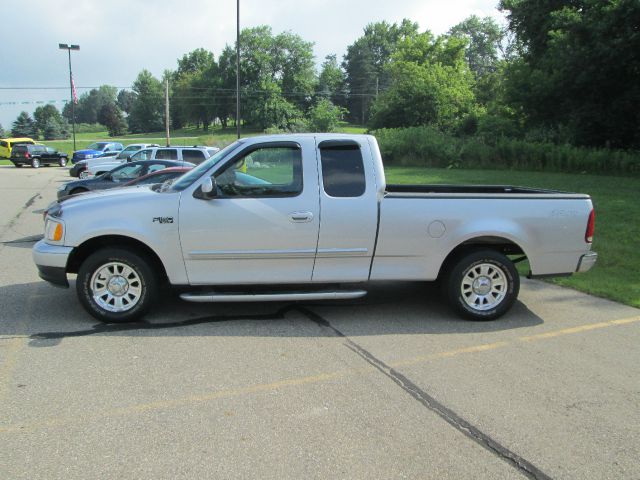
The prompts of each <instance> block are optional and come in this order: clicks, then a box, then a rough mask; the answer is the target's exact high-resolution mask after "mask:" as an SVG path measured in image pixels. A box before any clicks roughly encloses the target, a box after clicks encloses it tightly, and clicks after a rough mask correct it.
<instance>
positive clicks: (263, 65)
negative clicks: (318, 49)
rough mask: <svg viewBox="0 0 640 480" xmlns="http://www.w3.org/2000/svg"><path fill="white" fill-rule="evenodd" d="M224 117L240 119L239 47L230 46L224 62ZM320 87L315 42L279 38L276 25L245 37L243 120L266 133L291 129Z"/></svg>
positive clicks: (221, 70)
mask: <svg viewBox="0 0 640 480" xmlns="http://www.w3.org/2000/svg"><path fill="white" fill-rule="evenodd" d="M217 71H218V78H219V79H220V83H219V85H218V86H217V87H216V88H217V89H218V90H219V92H220V94H219V96H218V102H217V106H218V112H219V113H218V116H219V118H220V119H221V121H222V122H223V124H224V122H225V121H226V120H225V118H226V117H228V116H234V115H235V100H236V98H235V82H236V73H235V49H234V48H232V47H229V46H227V47H225V49H224V50H223V51H222V53H221V55H220V58H219V60H218V70H217ZM314 86H315V73H314V65H313V50H312V44H311V43H309V42H305V41H304V40H302V38H300V37H299V36H297V35H294V34H292V33H289V32H285V33H281V34H279V35H276V36H274V35H273V32H272V30H271V28H270V27H268V26H259V27H255V28H247V29H244V30H243V31H242V32H241V34H240V95H241V114H242V119H243V121H244V122H245V123H247V124H249V125H253V126H256V127H258V128H261V129H265V128H268V127H276V128H288V127H289V126H291V125H293V124H294V123H296V121H297V120H299V119H300V118H301V116H302V111H303V110H304V109H306V108H307V107H308V106H309V103H310V102H311V100H312V97H313V93H314Z"/></svg>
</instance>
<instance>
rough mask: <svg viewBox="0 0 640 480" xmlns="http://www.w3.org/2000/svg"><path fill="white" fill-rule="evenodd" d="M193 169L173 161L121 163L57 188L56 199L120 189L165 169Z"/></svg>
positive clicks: (191, 164)
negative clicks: (101, 172)
mask: <svg viewBox="0 0 640 480" xmlns="http://www.w3.org/2000/svg"><path fill="white" fill-rule="evenodd" d="M184 166H187V167H194V166H195V165H194V164H193V163H188V162H175V161H173V160H144V161H141V162H130V163H123V164H122V165H119V166H117V167H116V168H114V169H113V170H112V171H110V172H105V173H103V174H102V175H99V176H97V177H93V178H86V179H84V180H74V181H72V182H67V183H65V184H64V185H62V186H60V188H58V194H57V196H58V199H61V198H63V197H67V196H69V195H77V194H79V193H85V192H89V191H94V190H105V189H107V188H115V187H121V186H123V185H124V184H125V183H127V182H130V181H131V180H135V179H136V178H139V177H142V176H143V175H146V174H147V173H151V172H154V171H156V170H162V169H164V168H167V167H184Z"/></svg>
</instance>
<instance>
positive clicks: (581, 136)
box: [500, 0, 640, 148]
mask: <svg viewBox="0 0 640 480" xmlns="http://www.w3.org/2000/svg"><path fill="white" fill-rule="evenodd" d="M500 6H501V8H502V9H503V10H505V11H507V12H508V15H507V18H508V20H509V28H510V29H511V30H512V31H513V32H514V33H515V35H517V37H518V40H519V44H520V45H521V51H520V53H521V58H520V59H519V60H517V61H515V62H513V63H512V64H511V65H510V66H509V68H508V70H507V82H506V95H507V100H508V101H509V103H510V104H511V105H512V106H513V108H514V109H515V110H516V111H518V112H520V115H522V117H523V118H524V121H525V124H526V126H527V127H528V129H529V130H532V131H533V130H537V131H542V132H546V133H545V135H547V136H548V137H550V139H552V140H556V141H568V142H571V143H574V144H578V145H587V146H610V147H616V148H639V147H640V109H638V105H640V35H639V34H638V25H640V2H638V1H637V0H607V1H601V0H572V1H570V2H567V1H561V0H554V1H548V2H527V1H524V0H502V1H501V2H500Z"/></svg>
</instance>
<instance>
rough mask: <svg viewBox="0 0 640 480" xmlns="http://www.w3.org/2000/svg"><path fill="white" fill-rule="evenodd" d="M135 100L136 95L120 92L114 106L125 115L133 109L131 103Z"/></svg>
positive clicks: (126, 91) (129, 92)
mask: <svg viewBox="0 0 640 480" xmlns="http://www.w3.org/2000/svg"><path fill="white" fill-rule="evenodd" d="M135 99H136V94H135V93H134V92H132V91H131V90H120V91H119V92H118V97H117V99H116V104H117V105H118V107H119V108H120V110H122V111H123V112H125V113H126V114H127V115H128V114H129V113H131V108H132V107H133V102H134V101H135Z"/></svg>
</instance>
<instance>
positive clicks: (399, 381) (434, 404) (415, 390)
mask: <svg viewBox="0 0 640 480" xmlns="http://www.w3.org/2000/svg"><path fill="white" fill-rule="evenodd" d="M296 310H298V311H299V312H300V313H303V314H304V315H306V316H307V317H308V318H309V319H310V320H311V321H312V322H314V323H316V324H317V325H319V326H320V327H321V328H323V329H325V330H328V331H330V332H331V333H333V335H334V336H335V337H338V338H342V339H344V342H345V346H346V347H347V348H349V349H350V350H351V351H353V352H354V353H356V354H357V355H358V356H360V357H361V358H362V359H363V360H365V361H366V362H367V363H368V364H369V365H371V366H372V367H374V368H375V369H376V370H378V371H379V372H381V373H382V374H383V375H385V376H386V377H387V378H389V379H391V380H392V381H393V382H394V383H395V384H396V385H398V386H399V387H400V388H402V389H403V390H404V391H405V392H407V393H408V394H409V395H411V396H412V397H413V398H414V399H416V400H417V401H418V402H420V403H421V404H422V405H423V406H424V407H426V408H428V409H429V410H431V411H432V412H434V413H436V414H437V415H438V416H439V417H440V418H442V419H443V420H444V421H446V422H447V423H448V424H449V425H451V426H452V427H454V428H455V429H456V430H458V431H459V432H461V433H462V434H464V435H465V436H467V437H468V438H470V439H471V440H473V441H474V442H476V443H477V444H479V445H480V446H482V447H484V448H485V449H487V450H489V451H490V452H491V453H493V454H495V455H496V456H498V457H499V458H501V459H502V460H504V461H505V462H507V463H508V464H510V465H511V466H513V467H515V468H516V469H518V470H519V471H520V472H521V473H522V474H524V475H525V476H527V477H528V478H532V479H535V480H551V477H550V476H549V475H547V474H546V473H544V472H543V471H542V470H540V469H539V468H538V467H536V466H535V465H533V464H532V463H531V462H529V461H528V460H525V459H524V458H522V457H521V456H520V455H518V454H516V453H515V452H512V451H511V450H509V449H508V448H506V447H505V446H503V445H501V444H500V443H498V442H497V441H496V440H494V439H493V438H491V437H490V436H489V435H487V434H486V433H484V432H482V431H481V430H480V429H478V428H477V427H475V426H474V425H472V424H471V423H469V422H468V421H467V420H465V419H464V418H462V417H461V416H459V415H458V414H457V413H455V412H454V411H453V410H451V409H449V408H447V407H445V406H444V405H443V404H442V403H440V402H438V401H437V400H436V399H435V398H433V397H432V396H431V395H429V394H428V393H427V392H425V391H424V390H422V389H421V388H420V387H418V386H417V385H416V384H415V383H413V382H412V381H411V380H409V379H408V378H407V377H405V376H404V375H402V374H401V373H400V372H399V371H397V370H395V369H394V368H391V367H390V366H388V365H387V364H386V363H384V362H383V361H382V360H380V359H379V358H377V357H375V356H374V355H373V354H372V353H370V352H369V351H367V350H366V349H365V348H363V347H362V346H360V345H359V344H357V343H356V342H354V341H353V340H351V339H350V338H349V337H347V336H346V335H345V334H344V333H342V332H341V331H340V330H338V329H337V328H336V327H334V326H333V325H331V323H330V322H329V321H328V320H326V319H325V318H324V317H322V316H320V315H319V314H317V313H315V312H314V311H312V310H309V309H307V308H305V307H298V308H296Z"/></svg>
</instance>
